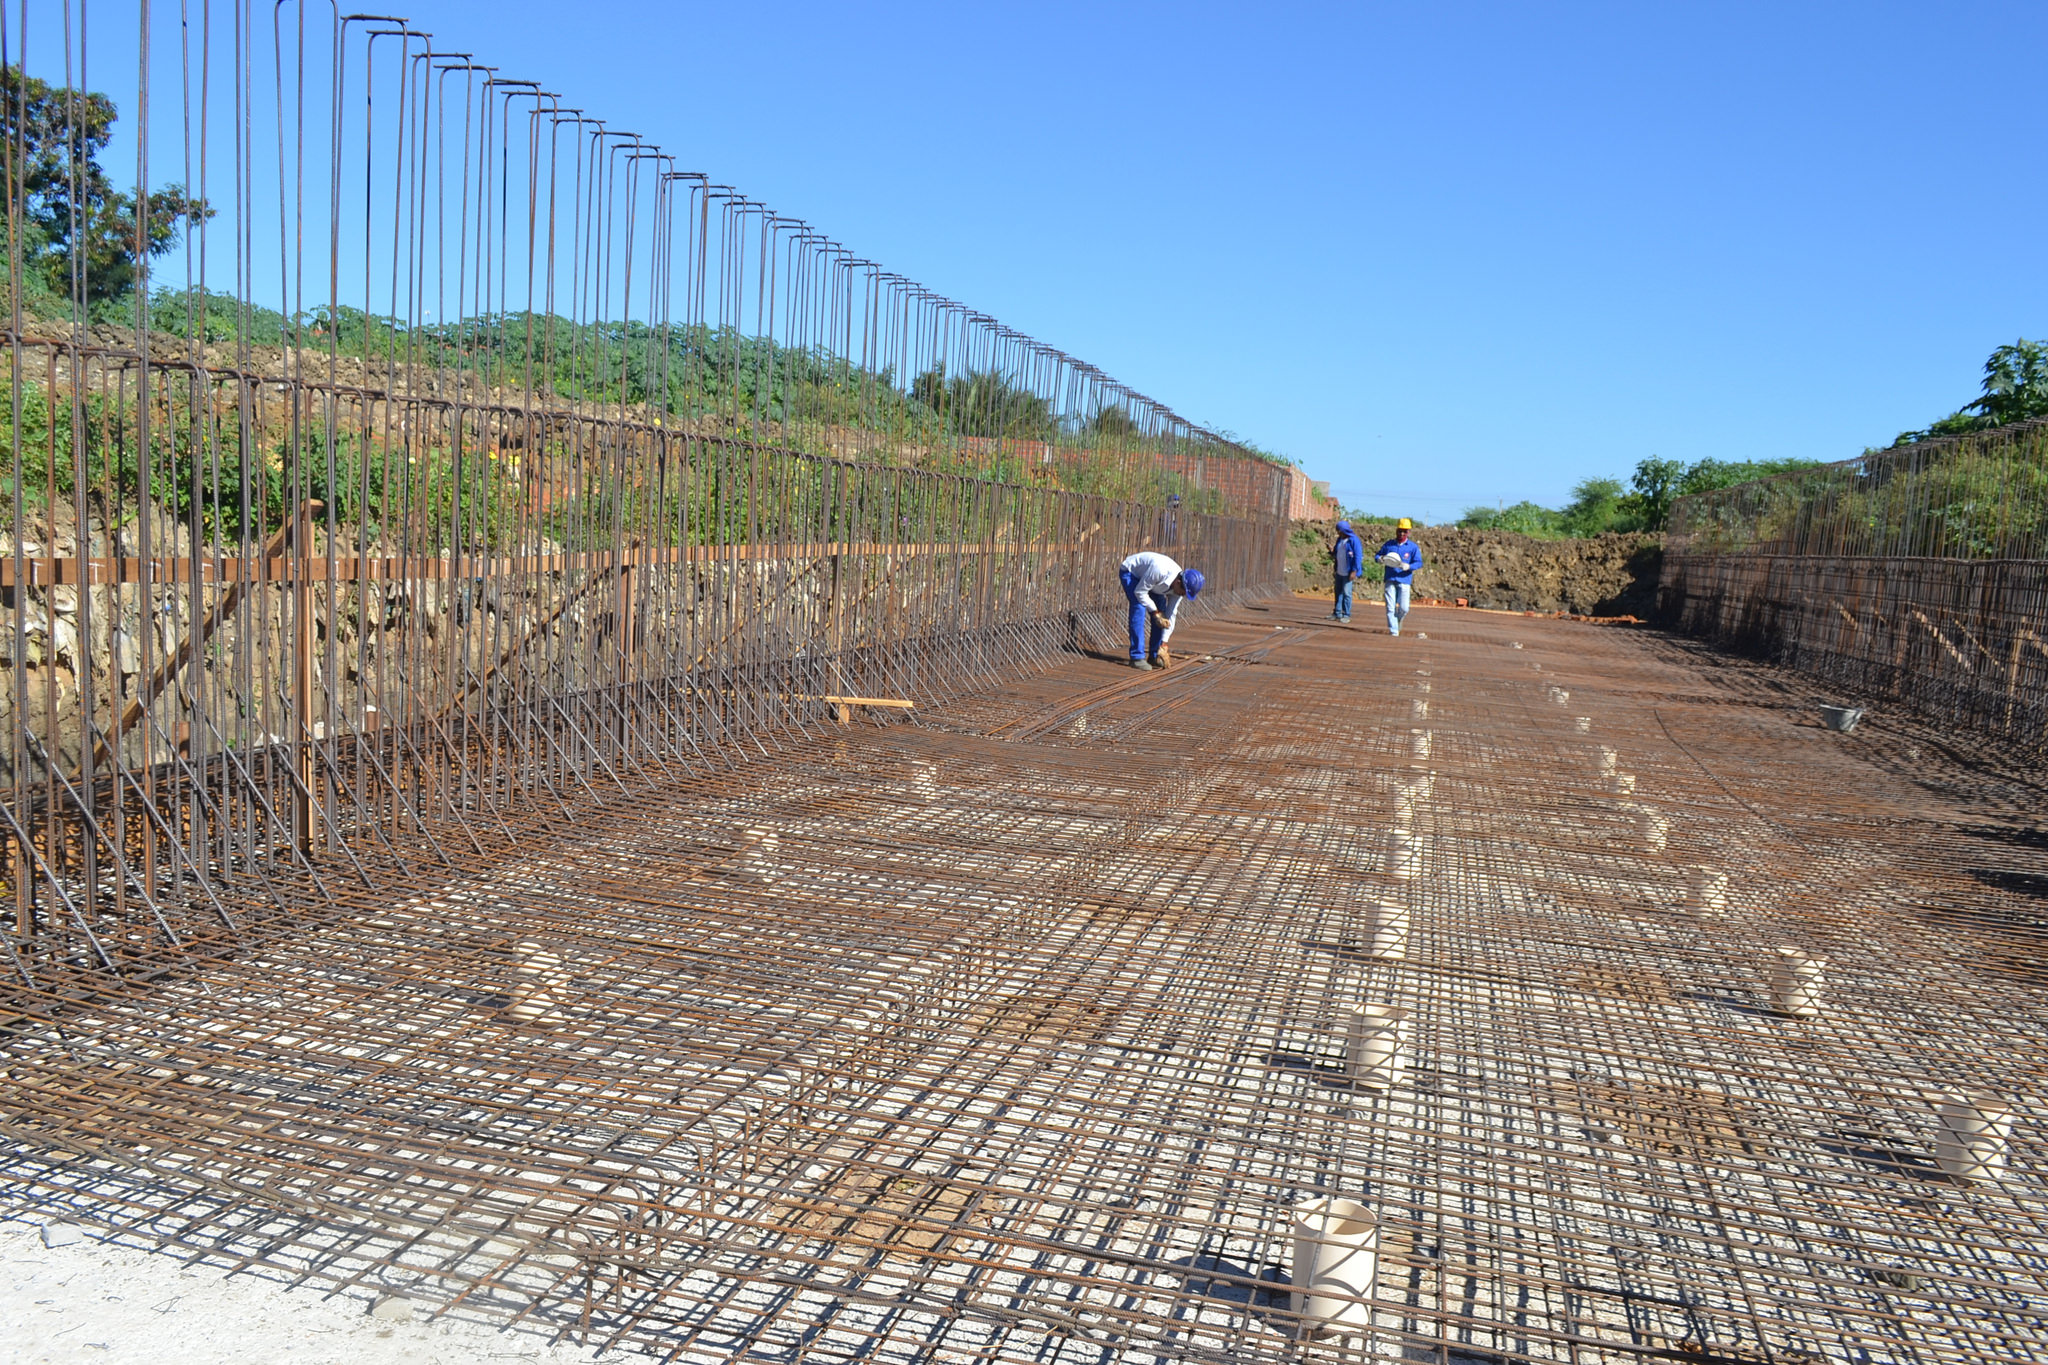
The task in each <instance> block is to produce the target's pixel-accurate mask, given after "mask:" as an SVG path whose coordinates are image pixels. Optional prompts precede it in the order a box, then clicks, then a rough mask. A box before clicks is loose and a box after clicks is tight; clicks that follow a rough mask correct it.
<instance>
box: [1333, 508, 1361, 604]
mask: <svg viewBox="0 0 2048 1365" xmlns="http://www.w3.org/2000/svg"><path fill="white" fill-rule="evenodd" d="M1330 564H1331V567H1332V568H1333V569H1334V570H1335V571H1336V575H1337V603H1336V605H1335V606H1334V607H1332V608H1331V609H1330V619H1331V620H1333V621H1335V622H1337V624H1339V625H1343V626H1348V625H1350V624H1351V590H1352V589H1353V588H1354V587H1356V586H1357V583H1356V579H1357V578H1358V575H1360V574H1361V573H1364V572H1365V542H1364V541H1362V540H1360V539H1359V538H1358V532H1356V531H1354V530H1352V529H1351V523H1350V522H1348V521H1340V522H1338V523H1337V539H1336V541H1335V542H1334V543H1333V544H1332V545H1331V546H1330Z"/></svg>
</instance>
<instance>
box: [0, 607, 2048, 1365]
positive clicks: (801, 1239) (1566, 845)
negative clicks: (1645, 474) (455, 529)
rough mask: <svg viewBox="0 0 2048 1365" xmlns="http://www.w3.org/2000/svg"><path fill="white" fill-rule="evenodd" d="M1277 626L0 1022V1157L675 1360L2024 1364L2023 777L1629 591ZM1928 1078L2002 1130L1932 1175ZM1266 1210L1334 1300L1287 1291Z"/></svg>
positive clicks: (201, 1231)
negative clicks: (1989, 791) (1348, 1328)
mask: <svg viewBox="0 0 2048 1365" xmlns="http://www.w3.org/2000/svg"><path fill="white" fill-rule="evenodd" d="M1311 611H1312V609H1311V608H1308V607H1306V606H1304V605H1302V604H1297V603H1284V604H1273V605H1271V606H1269V607H1245V608H1241V609H1239V610H1238V611H1237V612H1235V613H1233V614H1232V615H1230V616H1229V617H1228V618H1226V619H1224V620H1221V621H1218V622H1213V623H1205V624H1204V625H1203V626H1202V628H1201V629H1200V631H1199V632H1198V633H1196V634H1194V635H1193V637H1192V639H1191V647H1192V649H1193V650H1194V651H1195V653H1194V656H1193V658H1192V659H1191V661H1190V662H1187V663H1184V664H1182V665H1180V666H1178V667H1176V668H1175V669H1173V670H1172V671H1170V672H1167V673H1165V674H1163V675H1134V676H1129V677H1128V678H1127V677H1126V675H1123V674H1118V673H1113V672H1112V671H1111V670H1110V669H1109V668H1108V666H1107V665H1105V664H1102V663H1100V662H1090V661H1083V662H1076V663H1074V664H1072V665H1070V666H1067V667H1065V668H1063V669H1060V670H1055V671H1053V672H1049V673H1046V674H1043V675H1040V676H1038V677H1036V678H1034V679H1031V680H1029V681H1026V682H1022V683H1019V684H1016V685H1015V686H1012V687H1010V688H1007V689H1005V690H1003V691H1001V692H999V693H995V694H990V695H988V696H985V697H982V698H979V699H976V700H973V701H971V702H965V703H962V704H960V705H958V706H956V707H953V708H950V709H949V710H947V711H946V712H945V713H943V714H934V715H933V716H931V717H929V718H927V719H926V721H925V722H924V723H922V724H918V725H895V726H890V727H886V728H880V727H874V726H862V727H856V728H855V729H852V730H849V731H847V732H845V733H844V735H843V736H838V737H832V738H827V739H822V740H818V741H814V742H809V743H803V744H795V745H792V746H791V747H790V748H789V749H788V750H786V751H785V752H783V753H781V754H779V755H778V756H777V758H776V760H775V761H774V762H772V763H771V762H765V761H763V762H756V763H752V764H745V765H739V766H736V767H733V768H731V769H729V770H726V771H724V772H721V773H719V774H717V775H715V776H700V777H697V778H694V779H692V780H689V781H685V782H679V783H676V784H674V785H672V786H670V787H668V788H666V789H663V790H661V791H659V792H658V793H654V794H651V795H650V796H649V797H648V798H647V799H646V800H645V801H643V802H642V803H640V804H639V806H638V807H637V808H636V809H634V810H632V811H630V812H624V811H616V810H614V811H601V812H597V813H594V814H593V815H591V816H590V817H589V818H588V819H586V820H583V821H579V822H577V823H576V824H575V825H573V826H570V827H568V828H562V827H555V828H550V829H541V828H539V827H537V826H535V827H527V828H522V829H520V830H519V831H518V833H519V834H520V835H521V837H520V838H519V839H518V840H517V841H516V848H515V850H514V851H512V852H510V853H508V854H507V855H505V856H504V857H502V858H500V859H497V860H493V861H492V862H491V863H490V864H489V865H485V866H478V867H476V868H475V869H474V870H473V873H472V874H471V875H467V876H464V877H460V878H440V877H436V878H422V879H420V880H419V881H418V882H417V883H416V884H415V885H414V886H413V887H412V889H411V890H410V891H409V892H407V893H406V894H404V895H402V896H398V897H395V898H390V899H383V898H375V897H367V896H366V897H362V898H360V900H359V901H358V902H357V903H351V904H344V905H343V906H341V907H339V910H338V913H336V914H335V915H334V916H333V917H332V918H331V919H329V920H328V921H326V922H322V923H309V924H308V925H307V926H306V928H305V930H304V932H302V933H301V934H299V935H297V936H295V937H292V938H290V939H288V940H287V939H278V940H273V941H271V942H268V943H266V944H264V945H261V946H260V947H257V948H252V949H249V950H246V951H245V952H243V953H242V954H241V955H239V956H234V957H224V958H221V959H219V960H216V961H210V962H206V963H204V964H203V965H200V966H198V967H196V968H195V969H194V970H193V971H191V972H190V974H188V975H184V976H180V977H174V978H171V979H167V980H165V981H162V982H160V983H158V984H157V985H156V986H155V987H154V988H152V989H147V990H143V989H135V990H129V991H125V992H122V993H119V994H116V995H113V996H110V997H108V998H106V999H104V1000H100V1001H92V1002H84V1003H80V1004H73V1005H70V1006H68V1007H66V1008H63V1009H61V1010H59V1011H57V1012H56V1013H55V1014H54V1015H53V1017H50V1018H44V1019H28V1018H19V1019H16V1020H15V1021H14V1022H13V1023H12V1024H11V1025H10V1029H9V1032H8V1034H7V1037H6V1043H5V1061H6V1066H7V1074H8V1078H9V1089H8V1090H7V1091H6V1093H5V1099H4V1101H0V1104H4V1108H0V1113H4V1116H5V1117H4V1126H0V1131H4V1132H5V1134H6V1137H7V1139H8V1143H9V1150H10V1153H11V1155H10V1156H9V1158H8V1159H7V1163H6V1174H7V1180H8V1184H9V1186H10V1189H11V1194H12V1197H13V1198H14V1200H15V1201H17V1203H20V1202H22V1201H26V1202H30V1203H34V1204H37V1205H40V1206H42V1207H44V1208H48V1207H50V1206H52V1205H68V1206H69V1207H70V1208H71V1209H72V1210H73V1213H74V1215H75V1216H81V1217H86V1218H91V1219H97V1220H99V1221H101V1222H104V1223H106V1224H109V1225H111V1226H113V1227H115V1228H118V1229H119V1230H120V1234H121V1235H122V1236H123V1237H125V1238H127V1239H130V1240H133V1241H136V1242H138V1243H141V1244H145V1245H162V1246H164V1247H166V1248H167V1249H174V1250H176V1251H177V1252H178V1253H179V1254H181V1255H200V1256H204V1257H207V1258H209V1259H211V1260H213V1261H215V1262H217V1263H224V1264H232V1265H236V1266H240V1267H244V1268H247V1269H250V1270H255V1271H259V1272H261V1273H266V1274H271V1275H275V1276H278V1277H281V1278H285V1279H290V1280H303V1281H309V1282H312V1283H316V1284H320V1285H325V1286H333V1287H339V1288H343V1289H346V1290H348V1291H350V1292H357V1293H377V1294H386V1293H402V1294H405V1295H407V1296H410V1297H412V1298H414V1299H417V1300H421V1301H425V1302H429V1303H432V1304H435V1305H437V1306H438V1307H439V1308H440V1309H441V1310H442V1311H447V1312H455V1313H470V1314H477V1315H481V1316H484V1317H487V1318H490V1319H493V1320H500V1321H517V1322H518V1323H520V1324H521V1325H522V1326H523V1327H527V1328H533V1329H537V1330H546V1331H552V1332H558V1333H567V1334H572V1335H575V1336H577V1337H579V1338H582V1339H586V1340H590V1341H593V1342H608V1343H613V1344H616V1345H617V1346H619V1347H620V1348H622V1349H625V1350H628V1351H631V1352H634V1353H638V1354H646V1355H649V1356H652V1357H655V1358H665V1359H677V1360H707V1361H708V1360H737V1359H753V1358H761V1357H774V1358H779V1359H790V1360H804V1361H811V1360H816V1361H828V1360H851V1359H862V1360H930V1361H938V1360H945V1361H965V1360H988V1361H995V1360H1017V1361H1022V1360H1051V1361H1084V1360H1085V1361H1107V1360H1126V1359H1131V1360H1138V1359H1160V1360H1212V1361H1225V1360H1229V1361H1248V1360H1273V1361H1280V1360H1302V1359H1317V1360H1320V1359H1332V1360H1335V1359H1345V1358H1362V1357H1363V1356H1372V1357H1374V1358H1379V1357H1389V1358H1408V1359H1436V1360H1439V1361H1459V1360H1463V1361H1470V1360H1475V1359H1478V1360H1486V1359H1498V1360H1543V1361H1552V1360H1563V1361H1584V1362H1598V1361H1622V1360H1633V1359H1642V1358H1656V1357H1660V1356H1661V1357H1664V1358H1673V1359H1717V1360H1721V1361H1736V1362H1757V1361H1778V1362H1786V1361H1808V1360H1826V1361H1858V1362H1861V1361H1872V1362H1916V1363H1917V1362H1930V1363H1931V1362H1966V1361H1968V1362H1976V1361H1991V1360H1998V1361H2004V1360H2031V1359H2039V1358H2042V1357H2043V1356H2044V1355H2048V1348H2044V1344H2043V1339H2042V1335H2041V1332H2042V1326H2043V1323H2042V1318H2043V1313H2044V1310H2048V1224H2044V1218H2048V1195H2044V1192H2043V1189H2042V1183H2041V1182H2042V1176H2043V1171H2044V1153H2043V1148H2042V1144H2041V1136H2040V1121H2041V1119H2042V1117H2043V1114H2044V1109H2043V1106H2042V1104H2041V1102H2040V1099H2039V1095H2038V1089H2039V1080H2040V1076H2041V1073H2042V1044H2041V1039H2042V1037H2043V1036H2044V1031H2043V1023H2044V1019H2043V1014H2044V1009H2043V1005H2042V998H2041V992H2040V987H2041V984H2042V976H2043V969H2042V967H2041V965H2040V962H2041V959H2040V939H2039V936H2040V934H2041V932H2042V929H2043V920H2042V916H2041V914H2040V910H2039V905H2040V896H2041V894H2042V888H2043V887H2044V886H2048V866H2044V863H2048V852H2044V846H2048V840H2043V838H2042V837H2041V835H2040V834H2039V832H2038V829H2037V828H2036V827H2035V826H2034V825H2033V824H2032V823H2029V821H2028V820H2026V819H2014V818H2012V816H2013V811H2014V807H2015V806H2023V803H2020V802H2015V801H2014V800H2013V794H2014V792H2015V791H2018V790H2020V788H2019V787H2017V786H2013V785H2008V786H2007V787H2005V788H2004V789H2003V790H2002V791H2001V793H2000V796H1999V799H1998V801H1996V802H1993V803H1987V804H1986V805H1983V806H1978V807H1974V808H1973V807H1972V806H1971V805H1970V804H1969V802H1968V801H1967V800H1962V801H1957V800H1955V799H1954V798H1952V797H1950V796H1946V795H1944V796H1943V797H1942V798H1941V799H1940V800H1938V801H1930V798H1929V793H1930V792H1934V791H1936V790H1938V789H1939V788H1940V784H1941V783H1942V782H1944V781H1948V780H1953V779H1955V778H1956V777H1957V775H1958V769H1957V767H1956V764H1955V760H1954V759H1953V758H1951V757H1950V756H1948V755H1945V754H1943V753H1941V752H1939V751H1937V750H1934V749H1932V748H1928V749H1924V750H1923V749H1920V748H1918V745H1919V744H1920V743H1921V741H1919V740H1917V739H1915V738H1913V737H1911V736H1905V735H1900V734H1895V733H1893V732H1891V731H1888V730H1884V729H1880V728H1877V727H1867V728H1866V730H1864V731H1859V732H1858V733H1857V734H1855V735H1848V736H1845V735H1840V734H1836V733H1833V732H1830V731H1826V730H1823V729H1822V728H1820V727H1819V725H1818V724H1816V723H1814V722H1813V721H1812V720H1811V719H1810V718H1808V717H1807V716H1806V715H1805V714H1804V707H1803V705H1800V704H1798V703H1797V702H1796V700H1794V698H1793V696H1792V695H1790V694H1788V693H1787V692H1786V691H1784V690H1781V689H1782V688H1783V686H1784V684H1783V681H1782V680H1781V679H1780V678H1778V677H1777V676H1775V675H1773V674H1771V673H1769V672H1768V671H1767V670H1758V669H1755V668H1748V667H1744V668H1732V667H1731V668H1720V667H1716V666H1715V665H1714V664H1713V663H1712V661H1711V659H1710V658H1709V657H1708V656H1702V655H1699V654H1697V653H1695V652H1693V651H1691V650H1689V649H1688V648H1686V647H1684V646H1682V645H1680V644H1677V643H1673V642H1669V641H1666V640H1663V639H1662V638H1660V637H1657V636H1654V635H1652V634H1649V633H1646V632H1630V631H1610V630H1602V629H1598V628H1593V627H1586V626H1577V625H1572V624H1568V623H1561V622H1552V621H1538V620H1524V619H1522V618H1515V617H1505V616H1496V615H1488V614H1482V613H1470V612H1456V613H1453V612H1448V611H1435V610H1428V609H1423V610H1419V611H1418V612H1417V613H1416V614H1415V615H1414V616H1413V617H1411V619H1410V627H1409V629H1410V634H1411V635H1413V634H1415V633H1416V629H1417V627H1420V628H1421V631H1422V633H1423V634H1424V635H1426V637H1427V638H1403V639H1401V640H1398V641H1395V640H1390V639H1388V638H1387V637H1385V636H1382V635H1378V634H1366V633H1363V632H1353V631H1345V630H1340V629H1338V628H1336V627H1332V626H1327V625H1324V624H1321V623H1318V622H1315V621H1313V620H1311V619H1310V612H1311ZM2013 781H2015V782H2016V781H2017V779H2013ZM2033 790H2037V789H2033ZM1390 935H1391V936H1390ZM1786 945H1790V946H1793V947H1796V948H1798V949H1800V950H1801V952H1802V953H1804V954H1808V955H1811V956H1814V957H1819V958H1825V959H1826V960H1827V968H1826V974H1825V978H1824V984H1823V985H1822V986H1821V987H1820V991H1819V1000H1818V1012H1817V1013H1815V1014H1813V1015H1812V1016H1810V1017H1796V1016H1791V1015H1786V1014H1781V1013H1779V1012H1778V1010H1777V1009H1776V1008H1775V1007H1774V999H1773V994H1772V985H1771V979H1770V963H1771V961H1772V959H1773V958H1774V957H1775V956H1776V954H1777V950H1778V949H1779V948H1780V947H1781V946H1786ZM1396 948H1398V949H1399V950H1400V952H1401V954H1402V955H1401V956H1399V957H1390V956H1385V955H1383V954H1386V953H1388V952H1390V951H1393V950H1394V949H1396ZM1376 954H1380V955H1376ZM1362 1003H1378V1004H1384V1005H1393V1006H1398V1007H1401V1008H1405V1009H1407V1010H1410V1011H1412V1012H1413V1013H1412V1032H1411V1033H1410V1035H1409V1037H1408V1040H1407V1046H1406V1050H1405V1053H1404V1054H1403V1057H1404V1060H1405V1069H1403V1070H1401V1071H1400V1072H1399V1073H1398V1074H1397V1075H1395V1076H1393V1077H1392V1078H1391V1084H1387V1085H1370V1084H1366V1083H1364V1082H1365V1078H1362V1077H1359V1076H1358V1075H1357V1072H1356V1068H1355V1066H1353V1065H1351V1062H1352V1061H1354V1060H1355V1059H1354V1058H1349V1057H1347V1052H1346V1046H1347V1045H1346V1034H1345V1029H1346V1022H1345V1020H1346V1016H1347V1012H1348V1011H1349V1010H1350V1009H1351V1008H1352V1007H1353V1006H1355V1005H1358V1004H1362ZM1780 1003H1782V1002H1780ZM1382 1079H1386V1078H1382ZM1957 1092H1989V1093H1991V1094H1994V1095H1997V1096H2000V1097H2003V1099H2004V1100H2005V1101H2006V1102H2008V1103H2010V1104H2011V1105H2012V1106H2014V1109H2015V1112H2016V1114H2017V1121H2016V1125H2015V1127H2014V1128H2013V1130H2012V1133H2011V1137H2010V1141H2009V1147H2008V1149H2007V1152H2006V1164H2005V1165H2004V1166H2003V1168H2002V1169H2000V1170H1997V1171H1991V1172H1987V1173H1983V1174H1984V1175H1985V1178H1981V1179H1977V1180H1974V1181H1971V1180H1964V1179H1961V1178H1958V1177H1956V1176H1953V1175H1950V1174H1946V1173H1944V1171H1943V1170H1942V1169H1941V1168H1940V1167H1938V1166H1937V1164H1936V1161H1935V1159H1934V1155H1933V1154H1934V1153H1935V1151H1936V1148H1937V1129H1938V1123H1937V1119H1936V1106H1937V1105H1939V1104H1940V1103H1941V1102H1942V1101H1943V1097H1945V1096H1948V1095H1951V1094H1954V1093H1957ZM1322 1193H1328V1194H1338V1195H1343V1196H1346V1197H1349V1198H1353V1199H1356V1200H1359V1201H1360V1202H1361V1203H1363V1204H1364V1205H1365V1206H1367V1207H1368V1208H1370V1209H1371V1210H1372V1211H1373V1213H1374V1214H1375V1215H1376V1216H1377V1218H1378V1219H1379V1227H1380V1242H1379V1260H1378V1265H1377V1275H1376V1279H1375V1280H1374V1282H1373V1284H1372V1286H1371V1292H1370V1294H1369V1295H1367V1296H1366V1298H1365V1299H1364V1300H1363V1302H1364V1303H1365V1304H1367V1305H1368V1306H1369V1312H1370V1315H1371V1321H1370V1325H1369V1329H1353V1330H1352V1333H1351V1335H1338V1334H1329V1333H1321V1334H1318V1333H1313V1332H1304V1331H1303V1330H1302V1329H1303V1327H1304V1323H1303V1320H1302V1318H1301V1317H1300V1315H1299V1314H1298V1312H1297V1311H1296V1310H1297V1308H1298V1306H1299V1305H1298V1304H1297V1303H1296V1302H1295V1300H1294V1299H1293V1298H1292V1297H1291V1294H1290V1289H1291V1286H1290V1285H1289V1284H1288V1283H1287V1277H1288V1267H1289V1265H1290V1257H1291V1242H1290V1236H1291V1234H1290V1212H1291V1210H1292V1209H1293V1208H1294V1206H1295V1205H1296V1204H1297V1203H1298V1202H1299V1201H1300V1200H1302V1199H1304V1198H1306V1197H1310V1196H1314V1195H1317V1194H1322Z"/></svg>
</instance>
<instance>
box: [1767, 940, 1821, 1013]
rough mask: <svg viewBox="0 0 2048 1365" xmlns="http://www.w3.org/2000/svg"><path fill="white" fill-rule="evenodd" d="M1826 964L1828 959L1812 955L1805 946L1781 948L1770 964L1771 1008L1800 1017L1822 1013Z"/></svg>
mask: <svg viewBox="0 0 2048 1365" xmlns="http://www.w3.org/2000/svg"><path fill="white" fill-rule="evenodd" d="M1827 966H1828V960H1827V959H1826V958H1824V957H1810V956H1808V955H1807V952H1806V950H1805V949H1804V948H1795V947H1791V946H1789V945H1788V946H1783V947H1780V948H1779V949H1778V952H1777V956H1776V958H1775V959H1774V960H1773V961H1772V963H1771V1008H1772V1009H1774V1010H1776V1011H1777V1012H1778V1013H1780V1014H1789V1015H1792V1016H1794V1017H1795V1018H1800V1019H1811V1018H1812V1017H1813V1016H1815V1015H1817V1014H1819V1013H1820V996H1821V985H1822V980H1823V974H1824V973H1825V972H1826V971H1827Z"/></svg>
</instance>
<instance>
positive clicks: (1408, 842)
mask: <svg viewBox="0 0 2048 1365" xmlns="http://www.w3.org/2000/svg"><path fill="white" fill-rule="evenodd" d="M1387 875H1388V876H1389V877H1392V878H1393V879H1394V880H1396V881H1403V882H1405V881H1413V880H1414V879H1415V878H1417V877H1420V876H1421V875H1422V840H1421V839H1419V838H1417V837H1416V836H1415V835H1413V834H1410V833H1409V832H1408V831H1406V830H1400V829H1396V830H1389V831H1388V832H1387Z"/></svg>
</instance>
